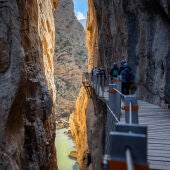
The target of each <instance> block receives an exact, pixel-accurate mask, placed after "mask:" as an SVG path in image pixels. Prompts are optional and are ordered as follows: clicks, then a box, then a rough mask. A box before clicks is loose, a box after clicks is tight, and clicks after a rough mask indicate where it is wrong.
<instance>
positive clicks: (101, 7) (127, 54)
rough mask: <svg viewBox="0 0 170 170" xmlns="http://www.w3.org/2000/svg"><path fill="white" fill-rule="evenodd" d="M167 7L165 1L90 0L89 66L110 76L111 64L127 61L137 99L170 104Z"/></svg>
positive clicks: (168, 3)
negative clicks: (133, 80)
mask: <svg viewBox="0 0 170 170" xmlns="http://www.w3.org/2000/svg"><path fill="white" fill-rule="evenodd" d="M169 8H170V2H169V1H168V0H156V1H155V0H139V1H135V0H129V1H124V0H105V1H100V0H89V10H88V20H87V30H86V35H87V46H88V53H89V65H90V66H89V67H90V68H91V66H92V65H93V67H94V66H104V67H105V68H106V73H109V70H110V68H111V66H112V64H113V62H115V61H117V62H118V64H120V61H121V59H123V58H126V59H127V60H128V63H129V65H130V66H131V67H132V69H133V71H134V72H135V73H136V82H137V83H138V91H137V92H138V96H139V97H141V98H142V99H144V100H147V101H149V102H152V103H155V104H160V105H162V106H167V104H170V60H169V59H170V38H169V37H170V12H169ZM91 63H92V64H91ZM141 91H142V93H141Z"/></svg>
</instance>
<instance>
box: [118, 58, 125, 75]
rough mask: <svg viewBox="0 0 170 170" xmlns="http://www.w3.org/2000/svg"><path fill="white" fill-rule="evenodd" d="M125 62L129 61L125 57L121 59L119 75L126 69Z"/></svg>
mask: <svg viewBox="0 0 170 170" xmlns="http://www.w3.org/2000/svg"><path fill="white" fill-rule="evenodd" d="M125 63H127V62H126V60H125V59H123V60H122V61H121V63H120V64H121V66H120V69H119V75H120V73H121V71H122V70H124V66H123V65H124V64H125Z"/></svg>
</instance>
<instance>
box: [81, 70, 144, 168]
mask: <svg viewBox="0 0 170 170" xmlns="http://www.w3.org/2000/svg"><path fill="white" fill-rule="evenodd" d="M106 77H108V78H107V80H109V81H108V82H107V84H108V85H107V87H109V90H108V92H109V96H108V97H109V100H108V103H107V104H106V106H107V122H106V137H105V156H106V155H110V156H111V157H110V158H111V159H112V154H115V155H116V154H117V152H116V151H113V149H115V150H116V148H115V146H114V145H119V146H118V147H117V148H120V144H121V145H122V147H125V148H126V149H125V150H124V149H123V153H122V155H124V156H125V158H124V159H126V164H127V168H128V170H134V163H136V160H135V159H136V155H135V154H138V152H136V153H135V152H134V151H135V150H134V148H133V147H136V144H135V145H134V143H133V142H132V143H126V142H127V141H128V140H129V141H130V142H131V141H133V140H132V139H134V136H135V139H137V140H140V139H141V144H142V145H143V146H144V147H145V142H146V137H147V134H145V132H144V134H143V133H142V134H143V136H142V137H141V134H140V133H139V134H137V133H133V128H134V126H135V128H136V130H137V129H138V128H139V129H138V130H139V131H141V129H140V126H139V125H138V108H139V107H138V105H137V98H136V95H124V94H123V93H122V92H120V91H121V81H120V80H118V81H115V82H111V80H110V76H106ZM106 77H104V75H93V76H92V75H91V74H90V73H84V75H83V79H82V82H83V83H84V85H86V84H89V85H90V86H91V87H92V88H94V90H95V92H96V95H98V96H99V97H105V95H104V93H105V91H104V89H106V79H105V78H106ZM107 89H108V88H107ZM121 97H123V98H124V103H125V106H124V107H122V109H124V110H125V124H124V125H125V126H124V127H125V128H126V126H127V124H128V125H129V127H128V128H129V130H128V131H126V130H125V131H124V130H123V128H122V127H120V129H122V131H116V129H115V126H117V125H119V122H120V121H119V119H120V112H121ZM131 127H132V130H131V129H130V128H131ZM112 132H113V133H112ZM114 132H115V133H114ZM114 135H115V136H114ZM117 135H118V137H117ZM113 137H114V142H115V141H116V140H120V139H121V138H122V139H123V140H122V142H121V143H120V141H117V142H116V143H114V144H112V142H113V140H112V138H113ZM123 142H125V144H126V145H125V146H123V144H124V143H123ZM122 143H123V144H122ZM139 144H140V143H139ZM133 145H134V146H133ZM137 146H138V145H137ZM139 146H140V145H139ZM113 147H114V148H113ZM132 148H133V156H134V157H132V152H131V149H132ZM138 148H141V147H138ZM138 148H137V149H136V148H135V149H136V150H138ZM142 152H143V153H144V155H147V154H145V148H143V150H142ZM115 155H114V156H115ZM118 155H119V156H118V159H119V158H120V153H118ZM105 156H104V161H103V165H104V166H103V167H104V168H106V169H107V164H108V162H107V159H110V158H109V157H107V158H106V157H105ZM137 157H138V156H137ZM144 157H145V156H144ZM144 157H142V158H141V159H143V160H142V161H143V162H144V164H145V163H146V162H145V161H146V158H144ZM133 158H134V159H133ZM121 161H123V160H121ZM114 166H115V165H114Z"/></svg>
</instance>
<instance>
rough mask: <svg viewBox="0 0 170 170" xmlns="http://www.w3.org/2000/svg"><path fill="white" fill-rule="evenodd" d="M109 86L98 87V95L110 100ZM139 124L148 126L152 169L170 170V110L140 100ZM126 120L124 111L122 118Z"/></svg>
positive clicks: (104, 99) (149, 160) (149, 159)
mask: <svg viewBox="0 0 170 170" xmlns="http://www.w3.org/2000/svg"><path fill="white" fill-rule="evenodd" d="M107 90H108V87H107V86H105V87H104V92H103V93H102V89H101V88H99V89H98V93H97V95H98V96H99V98H100V99H101V100H103V101H104V102H105V103H107V102H108V92H107ZM138 104H139V107H140V110H139V124H141V125H146V126H147V127H148V155H147V157H148V158H147V159H148V163H149V167H150V169H151V170H170V110H168V109H162V108H160V107H159V106H156V105H154V104H150V103H147V102H145V101H139V100H138ZM120 121H121V122H122V123H124V122H125V115H124V111H122V115H121V120H120Z"/></svg>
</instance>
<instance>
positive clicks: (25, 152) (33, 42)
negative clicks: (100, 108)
mask: <svg viewBox="0 0 170 170" xmlns="http://www.w3.org/2000/svg"><path fill="white" fill-rule="evenodd" d="M56 6H57V1H56V0H47V1H43V0H30V1H24V0H20V1H15V0H12V1H5V2H0V25H1V26H0V129H1V130H0V169H11V170H12V169H14V170H17V169H18V170H19V169H28V170H29V169H30V170H33V169H35V170H38V169H42V170H43V169H44V170H47V169H57V167H56V162H54V160H55V158H56V156H55V147H54V139H55V111H54V110H55V109H54V107H55V96H56V94H55V85H54V79H53V77H54V76H53V54H54V47H55V46H54V40H55V32H54V29H55V27H54V17H53V12H54V10H55V8H56ZM52 162H54V164H53V163H52Z"/></svg>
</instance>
